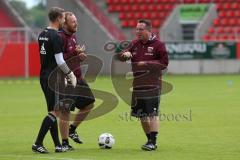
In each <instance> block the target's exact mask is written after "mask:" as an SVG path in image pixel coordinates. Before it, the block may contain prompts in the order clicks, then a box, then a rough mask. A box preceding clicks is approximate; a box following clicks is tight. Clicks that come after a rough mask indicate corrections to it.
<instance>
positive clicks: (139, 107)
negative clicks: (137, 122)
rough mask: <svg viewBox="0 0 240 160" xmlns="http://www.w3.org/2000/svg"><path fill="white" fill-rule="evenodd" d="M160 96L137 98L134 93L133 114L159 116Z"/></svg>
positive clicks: (136, 115)
mask: <svg viewBox="0 0 240 160" xmlns="http://www.w3.org/2000/svg"><path fill="white" fill-rule="evenodd" d="M159 104H160V97H159V96H156V97H151V98H136V97H135V96H134V94H133V95H132V104H131V115H132V116H134V117H137V118H143V117H151V116H158V113H159Z"/></svg>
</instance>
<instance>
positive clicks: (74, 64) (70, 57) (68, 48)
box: [59, 30, 82, 80]
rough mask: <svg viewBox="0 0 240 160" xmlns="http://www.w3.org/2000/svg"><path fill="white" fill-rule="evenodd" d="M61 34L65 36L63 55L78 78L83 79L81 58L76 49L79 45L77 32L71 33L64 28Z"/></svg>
mask: <svg viewBox="0 0 240 160" xmlns="http://www.w3.org/2000/svg"><path fill="white" fill-rule="evenodd" d="M59 35H60V36H61V37H62V38H63V42H64V48H63V51H64V53H63V57H64V60H65V61H66V62H67V65H68V67H69V68H70V69H71V70H72V71H73V72H74V74H75V76H76V78H77V79H78V80H81V79H82V72H81V68H80V63H81V60H80V58H79V56H78V53H77V52H76V51H75V49H76V46H77V39H76V36H75V34H72V35H69V34H67V33H66V32H65V31H64V30H60V31H59Z"/></svg>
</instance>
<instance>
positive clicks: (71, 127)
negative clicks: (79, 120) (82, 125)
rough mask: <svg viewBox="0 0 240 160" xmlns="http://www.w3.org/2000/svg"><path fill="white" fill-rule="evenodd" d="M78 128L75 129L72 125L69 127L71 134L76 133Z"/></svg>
mask: <svg viewBox="0 0 240 160" xmlns="http://www.w3.org/2000/svg"><path fill="white" fill-rule="evenodd" d="M76 128H77V127H75V126H74V125H72V124H71V125H70V127H69V133H74V132H75V130H76Z"/></svg>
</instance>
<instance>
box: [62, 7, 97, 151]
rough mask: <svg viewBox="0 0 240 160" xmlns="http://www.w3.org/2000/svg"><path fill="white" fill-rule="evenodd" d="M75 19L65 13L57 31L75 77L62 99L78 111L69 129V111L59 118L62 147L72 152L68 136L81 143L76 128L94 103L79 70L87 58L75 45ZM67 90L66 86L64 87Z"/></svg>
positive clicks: (70, 14)
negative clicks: (75, 82)
mask: <svg viewBox="0 0 240 160" xmlns="http://www.w3.org/2000/svg"><path fill="white" fill-rule="evenodd" d="M77 26H78V23H77V18H76V16H75V15H74V14H73V13H72V12H66V13H65V23H64V26H63V29H62V30H60V31H59V35H60V36H61V37H62V38H63V41H64V45H63V46H64V54H63V56H64V59H65V60H66V61H67V64H68V65H69V67H70V69H71V70H73V72H74V74H75V75H76V77H77V87H76V88H71V89H70V93H66V94H68V95H66V96H64V99H68V100H69V99H71V100H72V104H70V110H74V109H75V108H78V109H79V111H78V113H77V114H76V116H75V119H74V120H73V123H72V124H71V125H70V127H69V114H70V112H69V111H70V110H65V111H64V112H62V116H61V117H62V118H60V123H59V127H60V131H61V135H62V145H63V147H65V148H67V150H73V148H72V146H71V145H69V142H68V136H69V137H70V138H71V139H72V140H73V141H74V142H76V143H79V144H81V143H83V142H82V141H81V140H80V138H79V136H78V134H77V132H76V128H77V127H78V126H79V125H80V123H81V122H82V121H83V120H84V119H85V118H86V116H87V115H88V114H89V112H90V111H91V109H92V108H93V104H94V102H95V98H94V96H93V93H92V91H91V89H90V88H89V86H88V84H87V83H86V81H85V80H84V78H83V76H82V72H81V68H80V63H81V62H82V61H84V60H85V59H86V58H87V55H86V54H85V53H84V51H85V46H84V45H83V46H80V45H78V44H77V39H76V36H75V33H76V32H77ZM66 90H68V86H66Z"/></svg>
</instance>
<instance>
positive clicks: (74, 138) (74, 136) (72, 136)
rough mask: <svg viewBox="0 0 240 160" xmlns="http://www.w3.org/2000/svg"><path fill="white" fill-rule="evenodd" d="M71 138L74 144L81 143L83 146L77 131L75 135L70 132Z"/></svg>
mask: <svg viewBox="0 0 240 160" xmlns="http://www.w3.org/2000/svg"><path fill="white" fill-rule="evenodd" d="M69 137H70V138H71V139H72V140H73V141H74V142H76V143H79V144H82V143H83V142H82V141H81V140H80V138H79V136H78V134H77V132H76V131H75V132H73V133H70V132H69Z"/></svg>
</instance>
